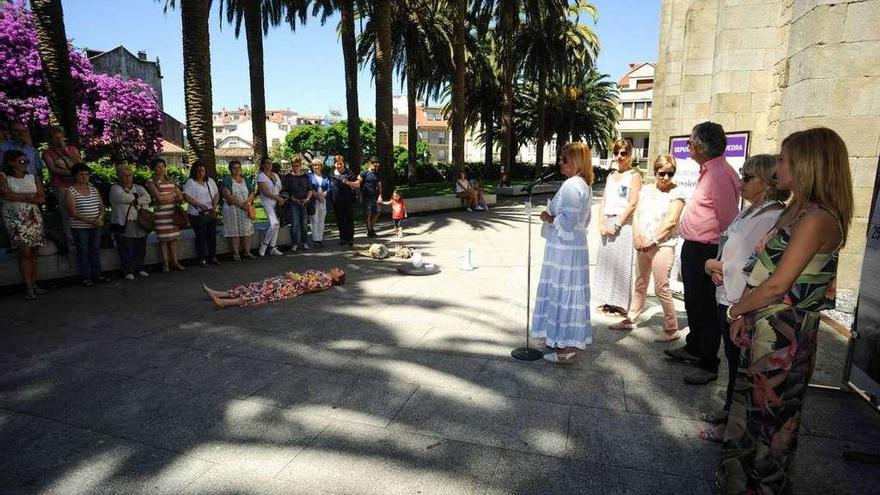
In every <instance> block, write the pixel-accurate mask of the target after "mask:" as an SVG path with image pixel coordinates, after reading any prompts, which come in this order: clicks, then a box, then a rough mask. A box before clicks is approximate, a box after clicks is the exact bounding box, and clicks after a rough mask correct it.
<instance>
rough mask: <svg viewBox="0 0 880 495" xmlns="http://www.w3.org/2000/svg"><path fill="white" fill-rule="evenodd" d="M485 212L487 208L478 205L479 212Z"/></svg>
mask: <svg viewBox="0 0 880 495" xmlns="http://www.w3.org/2000/svg"><path fill="white" fill-rule="evenodd" d="M483 210H485V208H483V207H482V206H479V205H477V211H483Z"/></svg>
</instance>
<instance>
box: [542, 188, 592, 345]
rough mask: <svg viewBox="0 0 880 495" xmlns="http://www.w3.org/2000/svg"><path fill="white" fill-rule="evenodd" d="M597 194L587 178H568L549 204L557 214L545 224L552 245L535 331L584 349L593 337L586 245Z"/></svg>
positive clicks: (544, 233)
mask: <svg viewBox="0 0 880 495" xmlns="http://www.w3.org/2000/svg"><path fill="white" fill-rule="evenodd" d="M592 199H593V191H592V189H590V186H589V185H587V183H586V182H585V181H584V180H583V179H582V178H580V177H578V176H575V177H570V178H568V179H567V180H566V181H565V182H563V183H562V187H560V188H559V191H558V192H557V193H556V195H555V196H553V199H552V200H551V201H550V204H549V206H548V208H547V209H548V211H549V212H550V214H551V215H554V216H555V217H556V218H555V219H554V220H553V223H552V224H548V223H544V224H543V225H542V226H541V236H542V237H544V238H545V239H547V246H546V247H545V249H544V264H543V265H542V266H541V278H540V279H539V280H538V295H537V297H536V298H535V314H534V316H533V317H532V329H531V334H532V337H544V338H546V343H547V345H548V346H550V347H577V348H579V349H585V348H586V346H587V345H588V344H592V343H593V332H592V328H591V327H590V271H589V270H590V257H589V251H588V250H587V224H588V223H590V205H591V203H592Z"/></svg>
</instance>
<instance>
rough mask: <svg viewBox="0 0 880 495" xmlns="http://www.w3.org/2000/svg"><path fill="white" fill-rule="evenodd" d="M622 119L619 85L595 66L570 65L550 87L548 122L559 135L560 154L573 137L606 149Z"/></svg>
mask: <svg viewBox="0 0 880 495" xmlns="http://www.w3.org/2000/svg"><path fill="white" fill-rule="evenodd" d="M618 118H619V115H618V111H617V88H616V85H615V84H614V82H613V81H611V80H610V79H609V78H608V74H600V73H599V72H598V71H596V69H595V68H593V67H592V66H588V65H575V66H572V67H570V68H569V69H568V70H567V71H565V77H563V78H560V79H559V81H558V83H557V84H555V85H554V86H553V87H552V88H551V90H550V93H549V97H548V101H547V125H548V127H549V130H550V131H551V132H553V133H555V134H556V136H557V155H558V154H559V153H560V152H561V149H562V148H561V147H562V146H563V145H564V144H565V143H566V142H568V141H572V140H575V141H581V140H582V141H585V142H586V143H587V144H589V145H590V147H591V148H594V149H598V150H604V149H605V148H606V147H607V145H608V143H609V142H611V141H613V140H614V138H615V137H616V136H617V130H616V125H617V120H618Z"/></svg>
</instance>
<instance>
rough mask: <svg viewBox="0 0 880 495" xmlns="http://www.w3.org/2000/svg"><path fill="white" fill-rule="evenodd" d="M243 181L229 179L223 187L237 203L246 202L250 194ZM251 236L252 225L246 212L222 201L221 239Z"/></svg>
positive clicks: (252, 232)
mask: <svg viewBox="0 0 880 495" xmlns="http://www.w3.org/2000/svg"><path fill="white" fill-rule="evenodd" d="M245 180H246V179H243V180H242V181H241V182H236V181H235V179H232V178H230V180H229V182H227V183H225V184H224V185H223V187H225V188H227V189H229V191H230V192H232V195H233V196H235V199H237V200H238V201H247V199H248V196H250V193H251V192H250V189H248V185H247V182H245ZM253 234H254V223H253V222H252V221H251V219H250V217H248V214H247V212H246V211H244V210H242V209H241V208H239V207H238V206H235V205H234V204H232V203H230V202H228V201H224V202H223V237H248V236H251V235H253Z"/></svg>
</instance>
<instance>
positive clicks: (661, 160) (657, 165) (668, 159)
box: [654, 154, 678, 172]
mask: <svg viewBox="0 0 880 495" xmlns="http://www.w3.org/2000/svg"><path fill="white" fill-rule="evenodd" d="M666 165H669V166H671V167H672V171H673V172H675V171H677V170H678V166H677V165H676V164H675V157H674V156H672V155H669V154H667V155H657V158H654V172H656V171H657V170H659V169H661V168H663V167H665V166H666Z"/></svg>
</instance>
